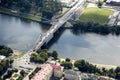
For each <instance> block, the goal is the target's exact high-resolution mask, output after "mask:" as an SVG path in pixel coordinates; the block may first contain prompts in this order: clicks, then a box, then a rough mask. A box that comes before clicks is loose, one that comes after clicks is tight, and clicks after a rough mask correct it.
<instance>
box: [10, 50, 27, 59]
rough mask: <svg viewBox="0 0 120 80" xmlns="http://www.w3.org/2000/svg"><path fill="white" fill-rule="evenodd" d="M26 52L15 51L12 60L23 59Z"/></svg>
mask: <svg viewBox="0 0 120 80" xmlns="http://www.w3.org/2000/svg"><path fill="white" fill-rule="evenodd" d="M24 54H25V52H24V51H20V50H13V54H12V56H10V57H9V58H10V59H17V58H21V57H22V56H24Z"/></svg>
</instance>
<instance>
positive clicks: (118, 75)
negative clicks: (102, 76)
mask: <svg viewBox="0 0 120 80" xmlns="http://www.w3.org/2000/svg"><path fill="white" fill-rule="evenodd" d="M115 78H116V79H117V80H120V72H118V73H117V74H116V76H115Z"/></svg>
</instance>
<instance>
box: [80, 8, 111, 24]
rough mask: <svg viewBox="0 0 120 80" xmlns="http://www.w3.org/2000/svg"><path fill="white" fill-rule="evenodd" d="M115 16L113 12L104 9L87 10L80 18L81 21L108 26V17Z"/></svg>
mask: <svg viewBox="0 0 120 80" xmlns="http://www.w3.org/2000/svg"><path fill="white" fill-rule="evenodd" d="M112 14H113V11H111V10H108V9H104V8H87V9H86V10H85V12H84V13H83V14H82V15H81V16H80V21H82V22H89V21H93V22H95V23H100V24H107V23H108V21H109V19H108V17H109V16H110V15H112Z"/></svg>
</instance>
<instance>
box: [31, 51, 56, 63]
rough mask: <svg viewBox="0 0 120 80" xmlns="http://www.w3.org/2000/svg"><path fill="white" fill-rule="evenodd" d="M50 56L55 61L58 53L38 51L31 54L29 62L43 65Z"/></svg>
mask: <svg viewBox="0 0 120 80" xmlns="http://www.w3.org/2000/svg"><path fill="white" fill-rule="evenodd" d="M50 56H51V57H53V58H54V59H57V57H58V53H57V52H56V51H53V52H52V53H51V52H47V50H42V51H38V52H37V53H33V54H31V57H30V61H31V62H35V63H44V62H45V61H47V60H48V57H50Z"/></svg>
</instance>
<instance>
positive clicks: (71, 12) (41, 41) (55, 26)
mask: <svg viewBox="0 0 120 80" xmlns="http://www.w3.org/2000/svg"><path fill="white" fill-rule="evenodd" d="M84 3H85V0H78V2H77V3H76V5H75V6H73V7H72V8H71V9H70V10H69V11H68V12H67V13H66V14H65V15H64V16H63V17H61V18H60V19H58V22H56V23H55V24H53V25H52V27H51V28H50V29H49V30H48V31H47V32H46V33H44V34H42V35H40V36H39V38H38V39H39V40H37V42H36V43H35V46H34V47H33V48H32V49H31V51H37V50H38V49H40V48H41V46H42V45H43V44H44V43H45V42H46V40H47V39H48V38H49V36H51V35H53V34H54V33H55V32H56V31H57V30H58V29H59V28H60V27H61V26H62V25H63V24H64V23H65V22H66V21H68V20H69V19H70V18H71V17H72V16H73V15H74V13H75V11H76V10H77V9H78V8H79V7H80V6H82V5H83V4H84Z"/></svg>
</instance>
